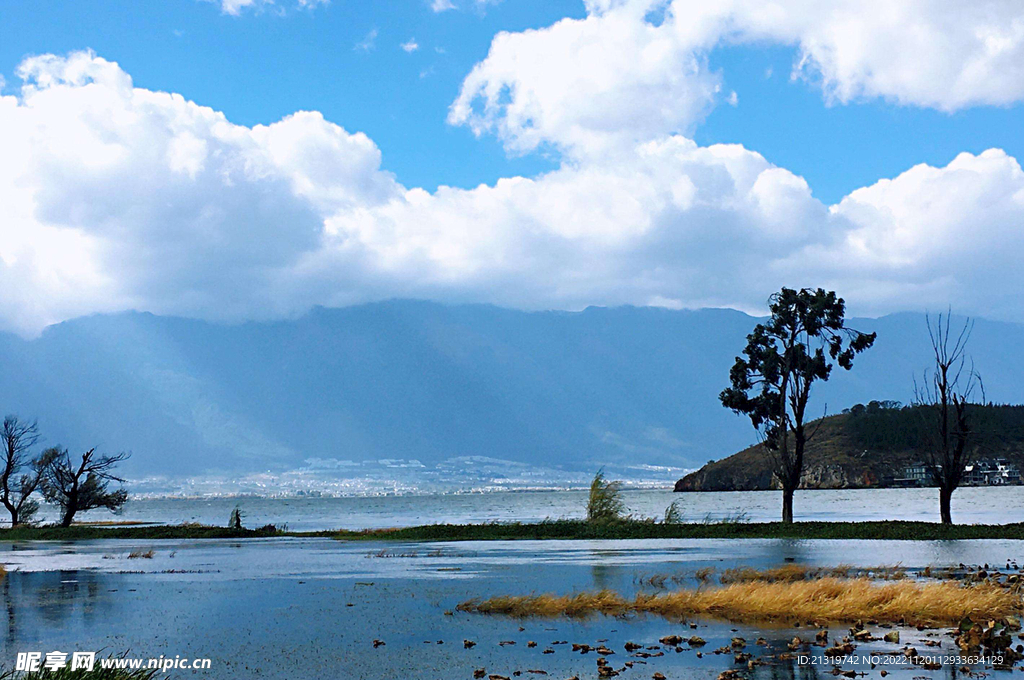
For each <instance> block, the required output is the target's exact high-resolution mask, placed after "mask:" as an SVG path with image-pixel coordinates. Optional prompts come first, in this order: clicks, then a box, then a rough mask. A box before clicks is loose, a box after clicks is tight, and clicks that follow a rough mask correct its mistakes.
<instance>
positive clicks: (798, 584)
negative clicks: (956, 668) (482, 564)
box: [458, 577, 1021, 626]
mask: <svg viewBox="0 0 1024 680" xmlns="http://www.w3.org/2000/svg"><path fill="white" fill-rule="evenodd" d="M1020 608H1021V602H1020V598H1019V597H1018V596H1017V595H1015V594H1014V593H1012V592H1010V591H1008V590H1007V589H1005V588H1001V587H999V586H997V585H994V584H990V583H980V584H977V585H962V584H960V583H956V582H950V581H944V582H927V583H922V582H917V581H911V580H902V581H890V582H885V583H881V584H880V583H878V582H875V581H872V580H871V579H867V578H856V579H839V578H833V577H827V578H821V579H816V580H811V581H776V582H764V581H749V582H745V583H735V584H732V585H728V586H722V587H718V588H700V589H695V590H678V591H674V592H670V593H663V594H651V593H639V594H637V595H636V596H635V597H634V598H633V599H627V598H625V597H623V596H621V595H619V594H618V593H615V592H613V591H610V590H602V591H598V592H581V593H576V594H573V595H563V596H559V595H526V596H502V597H494V598H490V599H487V600H483V601H469V602H464V603H462V604H461V605H459V607H458V609H459V610H460V611H465V612H476V613H481V614H500V615H505V616H513V617H557V616H567V617H582V616H587V615H591V614H604V615H607V616H624V615H629V614H656V615H660V616H664V617H666V618H672V619H680V618H686V617H698V616H699V617H707V618H716V619H724V620H727V621H732V622H790V621H800V622H813V623H822V624H824V623H830V622H854V621H859V620H869V621H877V622H879V623H903V624H906V625H922V626H938V625H952V624H956V623H957V622H959V621H961V620H962V619H964V618H965V617H967V616H971V617H973V618H975V619H979V620H981V619H986V620H987V619H998V618H1002V617H1005V616H1009V615H1011V614H1014V613H1016V612H1019V611H1020Z"/></svg>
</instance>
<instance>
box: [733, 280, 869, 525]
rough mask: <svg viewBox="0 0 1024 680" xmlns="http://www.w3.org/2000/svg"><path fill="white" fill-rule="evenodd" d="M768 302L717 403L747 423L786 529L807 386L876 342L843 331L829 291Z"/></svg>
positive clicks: (841, 310) (789, 292)
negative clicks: (774, 483)
mask: <svg viewBox="0 0 1024 680" xmlns="http://www.w3.org/2000/svg"><path fill="white" fill-rule="evenodd" d="M768 303H769V304H768V309H769V312H770V314H771V316H770V318H769V319H768V320H767V321H766V322H765V323H760V324H757V326H755V327H754V331H753V332H752V333H751V334H750V335H748V336H747V346H746V348H744V350H743V355H744V356H743V357H736V363H735V364H734V365H733V367H732V370H731V371H730V372H729V379H730V382H731V385H730V387H728V388H726V389H725V390H723V391H722V393H721V394H720V395H719V399H720V400H721V401H722V405H723V406H725V407H727V408H730V409H732V410H733V411H735V412H736V413H739V414H742V415H746V416H748V417H749V418H750V422H751V423H752V424H753V425H754V429H755V430H756V431H757V432H758V435H759V437H760V439H761V443H762V449H763V450H764V452H765V454H766V455H767V457H768V460H769V463H770V464H771V467H772V472H773V473H774V475H775V477H776V479H778V481H779V484H780V485H781V486H782V521H783V522H787V523H788V522H792V521H793V493H794V492H795V491H796V488H797V487H798V486H799V485H800V478H801V475H802V474H803V465H804V446H805V444H806V443H807V440H808V433H807V431H806V428H805V422H806V416H807V403H808V401H809V400H810V396H811V386H812V385H813V384H814V382H815V381H817V380H822V381H825V380H828V379H829V375H830V374H831V372H832V365H833V364H832V361H835V362H837V363H838V364H839V365H840V366H841V367H842V368H845V369H847V370H849V369H850V368H851V367H852V366H853V358H854V356H855V355H856V354H857V353H859V352H863V351H864V350H866V349H867V348H869V347H871V345H872V344H874V342H875V337H876V335H875V333H861V332H860V331H857V330H853V329H852V328H847V327H846V318H845V317H846V303H845V302H844V301H843V299H842V298H840V297H837V296H836V294H835V293H834V292H832V291H828V292H826V291H825V290H823V289H821V288H818V289H817V290H813V289H810V288H804V289H802V290H793V289H791V288H783V289H782V290H781V291H779V292H778V293H775V294H773V295H772V296H771V298H769V301H768ZM830 359H831V360H832V361H830Z"/></svg>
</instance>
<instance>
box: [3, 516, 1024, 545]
mask: <svg viewBox="0 0 1024 680" xmlns="http://www.w3.org/2000/svg"><path fill="white" fill-rule="evenodd" d="M225 538H227V539H256V538H332V539H335V540H341V541H384V542H398V541H422V542H447V541H505V540H645V539H733V540H743V539H792V540H888V541H943V540H950V541H954V540H1024V523H1013V524H953V525H942V524H939V523H936V522H919V521H874V522H795V523H793V524H783V523H781V522H718V523H681V524H665V523H655V522H649V521H622V522H613V523H588V522H586V521H583V520H555V521H546V522H536V523H486V524H425V525H419V526H412V527H403V528H386V529H365V530H355V531H353V530H344V529H338V530H324V531H288V530H286V529H284V530H282V529H278V528H277V527H275V526H273V525H266V526H264V527H260V528H254V529H241V530H238V529H229V528H227V527H217V526H208V525H201V524H172V525H168V524H160V525H143V526H96V525H75V526H71V527H68V528H63V527H56V526H36V527H19V528H17V529H0V542H3V543H8V542H14V541H90V540H103V539H122V540H124V539H141V540H175V539H177V540H181V539H188V540H191V539H198V540H202V539H225Z"/></svg>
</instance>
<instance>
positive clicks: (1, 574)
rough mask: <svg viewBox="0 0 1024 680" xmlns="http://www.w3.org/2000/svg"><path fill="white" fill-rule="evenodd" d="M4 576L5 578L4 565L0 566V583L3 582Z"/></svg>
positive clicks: (5, 570)
mask: <svg viewBox="0 0 1024 680" xmlns="http://www.w3.org/2000/svg"><path fill="white" fill-rule="evenodd" d="M4 576H7V569H6V568H5V567H4V565H2V564H0V581H3V580H4Z"/></svg>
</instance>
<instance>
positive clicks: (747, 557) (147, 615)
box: [0, 489, 1024, 680]
mask: <svg viewBox="0 0 1024 680" xmlns="http://www.w3.org/2000/svg"><path fill="white" fill-rule="evenodd" d="M1019 491H1020V490H1019V489H994V490H993V489H965V490H962V492H958V505H957V506H956V512H957V513H958V516H959V517H960V518H961V519H962V521H1007V520H1009V519H1017V517H1016V510H1015V508H1014V507H1013V506H1014V505H1016V507H1017V508H1019V500H1020V493H1019ZM930 496H931V494H930V493H924V492H918V491H885V492H879V491H850V492H846V491H839V492H805V493H803V494H801V495H800V498H799V500H798V506H797V507H798V508H799V509H801V510H802V512H803V514H802V517H805V518H809V517H813V518H816V519H829V518H836V519H839V518H845V519H860V518H876V519H877V518H880V517H882V516H890V517H892V516H899V517H904V518H920V519H926V518H928V512H927V509H925V510H921V511H916V512H915V511H914V510H912V506H913V503H914V502H915V499H916V502H925V501H930V500H931V498H930ZM582 498H583V495H582V494H581V493H577V492H564V493H551V494H540V493H536V494H527V493H501V494H490V495H473V496H445V497H434V498H430V497H400V498H394V497H392V498H375V499H319V500H318V499H309V500H302V501H285V500H256V499H244V500H241V501H239V502H240V503H241V504H242V507H243V509H244V510H245V511H246V512H247V513H248V518H247V520H246V523H247V524H250V525H254V524H258V523H264V522H282V518H284V521H286V522H287V523H289V524H290V525H292V526H293V527H294V528H323V527H336V526H350V527H359V526H388V525H396V524H414V523H421V522H424V521H432V520H435V519H443V520H447V521H487V520H507V519H542V518H544V517H559V516H578V514H579V506H580V504H581V502H582ZM628 498H629V503H630V507H631V509H632V510H633V511H634V512H638V513H642V514H650V515H655V514H661V512H663V510H664V506H665V505H667V504H668V502H670V501H671V500H674V499H679V500H680V501H681V502H682V504H683V507H684V510H685V512H686V513H687V515H688V517H690V518H697V519H702V518H703V516H704V515H705V514H708V513H717V516H723V515H730V514H735V513H736V512H739V511H745V512H747V513H749V515H750V516H751V518H752V519H762V518H763V519H769V518H774V516H775V514H776V512H777V505H778V497H777V494H773V493H754V494H752V493H746V494H693V495H683V494H677V495H672V494H671V493H670V492H664V491H636V492H630V493H629V494H628ZM234 503H235V501H226V500H216V501H214V500H211V501H202V502H200V503H198V504H195V507H192V508H191V509H189V508H190V506H189V503H188V502H185V501H178V500H175V501H156V500H154V501H143V502H136V503H133V504H132V506H133V507H132V506H130V509H129V511H128V513H126V516H127V517H133V515H132V514H131V513H132V512H134V513H136V514H135V515H134V517H136V518H139V519H148V520H151V521H157V520H159V521H186V520H188V521H209V522H215V521H218V520H219V521H221V522H223V520H222V519H221V515H223V516H224V518H223V519H225V520H226V516H227V513H228V512H229V511H230V508H231V507H233V506H234ZM928 507H930V504H928ZM428 509H429V510H430V511H429V512H428ZM436 509H443V511H441V514H436V513H435V512H434V511H435V510H436ZM444 513H446V514H444ZM968 518H969V519H968ZM150 549H152V550H153V551H154V553H153V556H152V558H149V559H129V557H128V556H129V554H131V553H132V552H133V551H148V550H150ZM1007 560H1016V561H1017V562H1018V563H1020V564H1024V542H1020V541H935V542H915V541H896V542H884V543H883V542H877V541H823V540H818V541H793V540H733V541H722V540H643V541H498V542H469V543H462V542H459V543H429V544H426V543H402V544H395V543H387V544H385V543H346V542H339V541H334V540H330V539H321V538H273V539H260V540H247V541H235V540H211V541H178V540H174V541H135V540H133V541H122V540H98V541H86V542H75V543H72V542H49V541H47V542H41V541H39V542H19V543H4V544H0V563H3V564H5V565H6V567H7V569H8V574H7V577H6V578H4V579H3V580H2V582H0V595H2V600H0V601H2V607H3V613H4V614H5V618H6V625H5V629H4V630H3V631H2V633H3V634H2V636H0V667H10V665H11V664H12V663H13V661H14V658H15V656H16V654H17V652H19V651H41V652H44V653H45V652H48V651H52V650H60V651H65V652H70V651H75V650H83V651H97V650H106V652H105V653H122V652H126V651H128V652H130V653H131V655H133V656H139V657H158V656H161V655H163V656H165V657H174V656H176V655H177V656H182V657H188V658H197V657H209V658H211V659H212V660H213V662H212V668H211V670H210V671H208V672H205V673H196V674H192V673H191V672H177V674H176V675H175V674H174V673H171V674H169V675H170V677H179V678H182V677H187V678H191V677H204V678H215V679H217V680H220V679H224V680H227V679H232V678H281V679H285V678H288V679H292V678H295V677H325V678H345V679H349V678H352V679H356V678H359V679H364V678H366V679H375V678H403V679H404V678H408V679H412V680H427V679H434V678H445V679H448V678H466V679H467V680H468V679H469V678H472V677H473V671H474V670H475V669H479V668H484V669H486V670H487V673H496V674H500V675H504V676H509V677H515V676H514V673H515V672H516V671H520V672H521V673H522V675H521V676H520V677H523V678H529V677H534V678H544V677H551V678H558V679H560V680H562V679H564V678H568V677H571V676H573V675H577V676H578V677H580V678H594V677H596V663H595V662H596V655H595V654H589V655H580V654H578V653H576V654H573V653H572V652H571V651H570V650H569V648H568V645H556V644H554V643H555V642H560V641H563V640H564V641H568V642H581V643H587V644H591V645H596V644H598V643H599V641H601V640H607V643H606V644H607V645H608V646H609V647H611V648H612V649H614V650H616V655H614V656H611V657H609V660H610V661H611V662H612V663H613V664H614V665H615V667H621V665H622V662H623V661H626V660H628V659H629V657H628V656H627V655H626V653H625V651H624V649H623V645H624V643H625V642H626V641H635V642H639V643H642V644H656V643H657V640H658V639H659V638H660V637H661V636H664V635H668V634H680V635H683V636H684V637H688V636H689V635H691V634H694V633H697V634H699V635H700V636H702V637H704V638H705V639H706V640H707V641H708V645H707V647H706V648H705V650H706V653H705V654H704V655H703V657H697V655H696V652H694V651H692V650H686V651H683V652H680V653H675V652H670V653H669V654H667V655H666V656H664V657H661V658H657V659H653V658H652V659H648V660H647V661H648V663H647V665H637V666H636V667H634V669H632V670H629V671H627V672H626V673H624V674H623V675H622V676H620V677H622V678H650V677H651V676H652V674H653V673H654V672H655V671H657V672H661V673H663V674H664V675H666V676H667V677H668V678H712V679H714V678H717V677H718V675H719V673H720V672H721V671H722V670H724V669H726V668H730V667H732V666H733V659H732V656H731V655H715V654H712V653H710V652H711V651H712V650H714V649H715V648H717V647H720V646H722V645H726V644H728V643H729V640H730V639H731V638H732V637H733V636H734V635H741V636H743V637H746V638H747V639H748V640H750V641H753V640H754V639H756V638H757V637H758V636H764V637H766V638H767V639H768V641H769V642H770V643H772V644H773V645H774V646H775V647H776V648H777V649H776V651H779V650H784V649H785V645H786V643H787V642H788V641H789V640H790V639H792V637H793V635H794V634H798V635H799V634H801V632H800V631H799V630H795V629H793V628H765V627H751V626H733V625H729V624H724V623H720V622H714V621H695V622H692V623H694V624H695V625H697V629H696V630H693V629H691V628H690V627H689V625H686V624H683V623H681V622H673V621H667V620H664V619H661V618H656V617H630V618H626V619H614V618H605V617H595V618H592V619H588V620H584V621H572V620H566V619H556V620H543V621H540V620H529V621H522V622H520V621H516V620H509V619H502V618H488V617H483V616H479V615H470V614H464V613H458V612H455V611H454V610H455V608H456V606H457V605H458V604H459V603H460V602H463V601H465V600H467V599H472V598H486V597H490V596H494V595H500V594H527V593H536V592H555V593H571V592H574V591H579V590H585V589H597V588H612V589H615V590H618V591H621V592H623V593H625V594H630V593H633V592H636V591H638V590H640V589H648V590H650V589H651V588H652V587H651V586H650V585H649V581H646V580H645V579H647V578H648V577H650V576H652V575H658V574H661V575H667V576H676V577H678V578H679V582H680V583H681V584H682V586H684V587H685V586H695V585H696V581H695V580H694V579H693V573H694V572H695V571H696V570H697V569H700V568H702V567H714V568H715V569H717V570H721V569H725V568H729V567H734V566H740V565H746V566H753V567H766V566H771V565H779V564H785V563H789V562H796V563H804V564H811V565H834V564H839V563H845V564H853V565H861V566H875V565H878V564H895V563H900V564H902V565H903V566H905V567H908V568H910V569H921V568H923V567H925V566H929V565H933V566H943V565H950V564H959V563H961V562H963V563H969V564H980V563H989V564H993V565H997V564H998V565H1003V564H1004V563H1005V562H1006V561H1007ZM645 584H646V585H645ZM688 623H689V622H688ZM520 627H522V630H520ZM844 632H845V631H844V630H842V629H840V628H836V629H834V630H833V636H836V635H841V634H843V633H844ZM804 635H808V636H809V635H810V634H809V633H804ZM932 635H934V633H933V634H932ZM927 636H929V632H928V631H924V632H920V631H917V630H913V629H911V630H906V629H904V630H903V631H902V637H903V641H904V642H911V643H915V641H920V640H921V639H923V638H925V637H927ZM374 639H380V640H383V641H385V642H386V644H385V645H384V646H381V647H378V648H376V649H375V648H374V647H373V640H374ZM933 639H939V640H942V641H943V643H942V644H943V647H941V648H929V650H931V649H936V650H937V651H947V652H950V653H952V652H953V649H952V647H951V640H950V639H949V638H948V637H945V636H942V635H937V636H935V637H933ZM464 640H472V641H474V642H476V645H475V646H473V647H472V648H470V649H467V648H465V646H464V643H463V641H464ZM503 641H504V642H508V641H513V642H515V643H516V644H514V645H508V644H506V645H501V644H500V643H501V642H503ZM529 641H535V642H537V643H538V645H537V646H536V647H533V648H531V647H529V646H528V645H527V643H528V642H529ZM892 648H893V645H886V644H884V643H872V644H871V645H864V646H862V647H860V648H859V651H862V652H863V651H886V650H890V649H892ZM545 649H552V650H554V651H553V653H551V654H543V651H544V650H545ZM755 651H761V650H760V649H757V650H755ZM787 664H788V662H787ZM530 670H543V671H545V672H547V673H548V674H549V675H547V676H543V675H540V674H530V673H529V672H528V671H530ZM830 670H831V668H830V667H820V668H816V667H814V666H795V665H783V666H766V667H760V668H758V669H757V670H756V671H755V672H754V673H753V674H752V678H753V679H754V680H768V679H769V678H771V679H774V678H792V679H794V680H795V679H811V678H821V679H822V680H825V679H826V678H831V677H833V676H832V675H831V674H830ZM977 670H982V669H981V668H980V667H979V668H978V669H977ZM951 673H952V671H951V668H950V667H946V668H944V669H943V670H940V671H936V672H927V671H923V670H922V669H920V668H919V667H917V668H914V669H913V670H910V669H906V670H903V669H901V670H898V671H896V674H895V676H890V677H897V678H899V677H906V678H908V680H909V678H912V677H941V678H952V677H954V676H953V675H952V674H951ZM1017 674H1018V673H1014V674H1013V675H1014V676H1016V675H1017ZM164 677H167V676H164ZM870 677H877V671H875V672H874V673H873V674H872V675H871V676H870Z"/></svg>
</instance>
